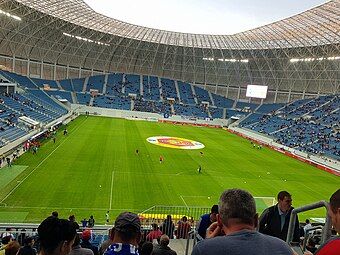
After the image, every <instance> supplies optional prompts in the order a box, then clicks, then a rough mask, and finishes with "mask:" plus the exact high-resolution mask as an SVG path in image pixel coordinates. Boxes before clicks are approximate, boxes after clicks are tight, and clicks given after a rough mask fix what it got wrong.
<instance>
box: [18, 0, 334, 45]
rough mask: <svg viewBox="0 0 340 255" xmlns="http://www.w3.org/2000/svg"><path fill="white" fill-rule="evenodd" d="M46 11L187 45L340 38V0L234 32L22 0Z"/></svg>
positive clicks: (105, 29)
mask: <svg viewBox="0 0 340 255" xmlns="http://www.w3.org/2000/svg"><path fill="white" fill-rule="evenodd" d="M18 2H20V3H22V4H24V5H26V6H28V7H31V8H34V9H36V10H38V11H40V12H42V13H45V14H48V15H51V16H53V17H56V18H59V19H61V20H64V21H67V22H70V23H73V24H75V25H78V26H82V27H86V28H89V29H92V30H96V31H99V32H102V33H106V34H111V35H115V36H121V37H125V38H130V39H135V40H142V41H146V42H152V43H162V44H168V45H175V46H183V47H198V48H210V49H275V48H293V47H306V46H318V45H326V44H334V43H339V42H340V33H339V26H340V18H339V17H340V3H339V1H338V0H333V1H329V2H327V3H325V4H323V5H321V6H318V7H315V8H313V9H310V10H308V11H305V12H303V13H301V14H298V15H295V16H293V17H290V18H287V19H284V20H281V21H278V22H274V23H272V24H269V25H266V26H262V27H259V28H256V29H252V30H249V31H246V32H242V33H237V34H234V35H204V34H190V33H178V32H171V31H164V30H159V29H152V28H147V27H142V26H138V25H133V24H129V23H126V22H122V21H119V20H116V19H113V18H109V17H106V16H104V15H102V14H99V13H96V12H95V11H94V10H92V9H91V8H90V7H89V6H88V5H87V4H86V3H84V2H83V1H81V0H68V1H64V0H18Z"/></svg>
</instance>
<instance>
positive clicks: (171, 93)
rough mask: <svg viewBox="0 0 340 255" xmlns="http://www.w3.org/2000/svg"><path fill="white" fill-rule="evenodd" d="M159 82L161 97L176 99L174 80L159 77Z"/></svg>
mask: <svg viewBox="0 0 340 255" xmlns="http://www.w3.org/2000/svg"><path fill="white" fill-rule="evenodd" d="M161 84H162V92H163V95H162V97H163V99H164V100H165V99H167V98H173V99H175V101H177V100H178V96H177V92H176V87H175V81H173V80H170V79H165V78H161Z"/></svg>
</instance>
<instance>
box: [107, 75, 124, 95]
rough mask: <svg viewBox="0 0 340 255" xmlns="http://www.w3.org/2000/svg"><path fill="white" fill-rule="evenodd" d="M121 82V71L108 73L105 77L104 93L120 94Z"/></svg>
mask: <svg viewBox="0 0 340 255" xmlns="http://www.w3.org/2000/svg"><path fill="white" fill-rule="evenodd" d="M122 84H123V74H122V73H115V74H109V75H108V77H107V84H106V94H107V95H121V94H122Z"/></svg>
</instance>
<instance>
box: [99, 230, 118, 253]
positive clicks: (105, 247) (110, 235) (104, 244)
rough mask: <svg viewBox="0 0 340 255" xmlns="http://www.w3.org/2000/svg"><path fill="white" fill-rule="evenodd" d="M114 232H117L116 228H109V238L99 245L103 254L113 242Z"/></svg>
mask: <svg viewBox="0 0 340 255" xmlns="http://www.w3.org/2000/svg"><path fill="white" fill-rule="evenodd" d="M114 232H115V230H114V228H111V229H109V239H107V240H106V241H104V242H103V243H102V244H101V245H100V247H99V254H100V255H103V254H104V252H105V251H106V249H107V248H108V247H109V246H110V245H111V244H112V241H113V234H114Z"/></svg>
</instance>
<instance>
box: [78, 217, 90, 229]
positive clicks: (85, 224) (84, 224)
mask: <svg viewBox="0 0 340 255" xmlns="http://www.w3.org/2000/svg"><path fill="white" fill-rule="evenodd" d="M80 222H81V226H82V228H83V229H84V228H86V226H87V222H88V221H87V220H86V219H85V218H84V219H83V220H81V221H80Z"/></svg>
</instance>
